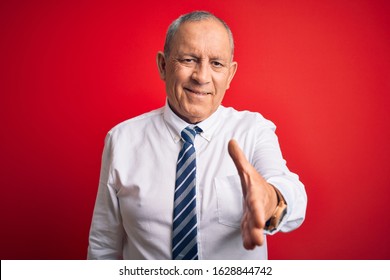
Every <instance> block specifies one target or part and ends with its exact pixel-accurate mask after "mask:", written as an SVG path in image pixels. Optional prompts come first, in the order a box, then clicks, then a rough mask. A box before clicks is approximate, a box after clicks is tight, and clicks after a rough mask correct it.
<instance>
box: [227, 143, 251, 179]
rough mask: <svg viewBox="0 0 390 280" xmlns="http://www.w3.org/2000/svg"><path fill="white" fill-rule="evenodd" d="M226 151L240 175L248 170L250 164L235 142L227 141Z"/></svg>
mask: <svg viewBox="0 0 390 280" xmlns="http://www.w3.org/2000/svg"><path fill="white" fill-rule="evenodd" d="M228 151H229V155H230V157H231V158H232V159H233V162H234V164H235V166H236V168H237V170H238V172H239V173H240V174H241V173H243V172H244V171H245V170H246V169H247V168H248V165H250V163H249V161H248V160H247V159H246V157H245V154H244V152H243V151H242V150H241V148H240V146H239V145H238V143H237V141H236V140H234V139H232V140H230V141H229V144H228Z"/></svg>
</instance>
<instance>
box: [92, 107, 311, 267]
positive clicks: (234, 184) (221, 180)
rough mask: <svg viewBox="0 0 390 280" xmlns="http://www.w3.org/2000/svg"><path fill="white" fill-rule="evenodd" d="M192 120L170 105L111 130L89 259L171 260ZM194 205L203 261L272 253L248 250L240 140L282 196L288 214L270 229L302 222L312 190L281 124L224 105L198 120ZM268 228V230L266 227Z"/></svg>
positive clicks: (263, 248) (264, 248)
mask: <svg viewBox="0 0 390 280" xmlns="http://www.w3.org/2000/svg"><path fill="white" fill-rule="evenodd" d="M188 125H189V124H188V123H186V122H185V121H183V120H182V119H180V118H179V117H178V116H176V115H175V113H173V111H172V110H171V109H170V107H169V106H168V105H165V107H162V108H160V109H157V110H154V111H152V112H149V113H146V114H143V115H141V116H138V117H136V118H133V119H130V120H127V121H125V122H122V123H120V124H118V125H117V126H115V127H114V128H113V129H112V130H110V132H109V133H108V134H107V137H106V140H105V147H104V151H103V158H102V167H101V174H100V182H99V188H98V194H97V199H96V204H95V209H94V213H93V219H92V225H91V230H90V237H89V248H88V259H121V258H123V259H138V260H141V259H171V258H172V253H171V244H172V243H171V238H172V217H173V200H174V189H175V179H176V178H175V176H176V162H177V157H178V154H179V151H180V149H181V146H182V141H181V137H180V132H181V131H182V130H183V129H184V128H185V127H186V126H188ZM197 125H198V126H199V127H200V128H201V129H202V130H203V132H202V133H201V134H200V135H197V136H196V137H195V144H194V145H195V150H196V160H197V173H196V176H197V177H196V203H197V204H196V205H197V218H198V244H199V245H198V246H199V259H266V258H267V245H266V241H265V244H264V245H263V246H261V247H257V248H255V249H254V250H246V249H245V248H244V247H243V245H242V238H241V232H240V223H241V217H242V213H243V201H242V190H241V183H240V178H239V175H238V173H237V169H236V167H235V165H234V163H233V160H232V159H231V158H230V156H229V153H228V151H227V146H228V142H229V140H230V139H233V138H234V139H236V140H237V142H238V143H239V145H240V147H241V149H242V150H243V152H244V153H245V155H246V157H247V159H248V160H249V162H251V164H252V165H253V166H254V167H255V168H256V169H257V171H258V172H259V173H260V174H261V175H262V176H263V177H264V178H265V179H266V180H267V182H269V183H270V184H272V185H273V186H275V187H276V188H278V189H279V190H280V192H281V193H282V195H283V196H284V198H285V200H286V202H287V205H288V208H287V215H286V216H285V218H284V219H283V220H282V223H281V224H280V226H279V227H278V228H277V230H276V231H274V232H273V233H272V234H274V233H276V232H278V231H284V232H287V231H291V230H293V229H296V228H297V227H299V226H300V225H301V223H302V222H303V220H304V217H305V211H306V203H307V198H306V193H305V189H304V186H303V184H302V183H301V182H300V181H299V179H298V176H297V175H296V174H294V173H292V172H290V171H289V170H288V168H287V167H286V162H285V160H284V159H283V157H282V154H281V151H280V148H279V143H278V139H277V136H276V134H275V132H274V131H275V128H276V127H275V125H274V124H273V123H272V122H270V121H268V120H266V119H265V118H263V117H262V116H261V115H260V114H258V113H252V112H248V111H242V112H239V111H236V110H234V109H233V108H225V107H223V106H220V107H219V108H218V110H217V111H216V112H215V113H214V114H213V115H211V116H210V117H209V118H208V119H206V120H204V121H202V122H200V123H199V124H197ZM266 234H269V233H267V232H266Z"/></svg>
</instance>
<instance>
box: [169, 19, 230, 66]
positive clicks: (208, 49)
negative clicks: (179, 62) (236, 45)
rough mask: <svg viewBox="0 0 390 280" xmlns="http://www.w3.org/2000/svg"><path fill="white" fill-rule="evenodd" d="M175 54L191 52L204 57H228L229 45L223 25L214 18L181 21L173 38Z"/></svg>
mask: <svg viewBox="0 0 390 280" xmlns="http://www.w3.org/2000/svg"><path fill="white" fill-rule="evenodd" d="M173 44H174V46H173V51H174V52H175V53H177V54H183V53H185V54H192V55H196V56H197V57H202V58H204V57H205V56H207V57H209V58H220V59H222V58H223V59H229V58H230V57H231V46H230V41H229V36H228V33H227V31H226V29H225V28H224V27H223V25H222V24H221V23H219V22H217V21H215V20H202V21H199V22H186V23H183V24H182V25H181V26H180V28H179V29H178V32H177V33H176V34H175V37H174V40H173Z"/></svg>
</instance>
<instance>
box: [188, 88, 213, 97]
mask: <svg viewBox="0 0 390 280" xmlns="http://www.w3.org/2000/svg"><path fill="white" fill-rule="evenodd" d="M184 90H185V91H187V92H190V93H193V94H196V95H199V96H206V95H209V94H211V92H206V91H197V90H194V89H190V88H184Z"/></svg>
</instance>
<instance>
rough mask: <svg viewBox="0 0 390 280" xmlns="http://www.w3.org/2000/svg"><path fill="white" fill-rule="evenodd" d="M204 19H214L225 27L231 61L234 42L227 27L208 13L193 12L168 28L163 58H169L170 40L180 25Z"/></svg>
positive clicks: (181, 17)
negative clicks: (230, 50) (230, 51)
mask: <svg viewBox="0 0 390 280" xmlns="http://www.w3.org/2000/svg"><path fill="white" fill-rule="evenodd" d="M205 19H214V20H217V21H219V22H220V23H222V24H223V26H224V27H225V29H226V31H227V33H228V36H229V41H230V47H231V49H232V59H233V54H234V40H233V33H232V31H231V30H230V28H229V26H228V25H227V24H226V22H224V21H223V20H222V19H220V18H218V17H216V16H215V15H213V14H212V13H210V12H206V11H194V12H191V13H188V14H185V15H182V16H180V17H179V18H177V19H176V20H174V21H173V22H172V23H171V25H170V26H169V28H168V31H167V35H166V37H165V44H164V55H165V57H169V55H170V52H171V45H172V40H173V37H174V36H175V34H176V32H177V30H178V29H179V27H180V25H182V24H183V23H185V22H194V21H202V20H205Z"/></svg>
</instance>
